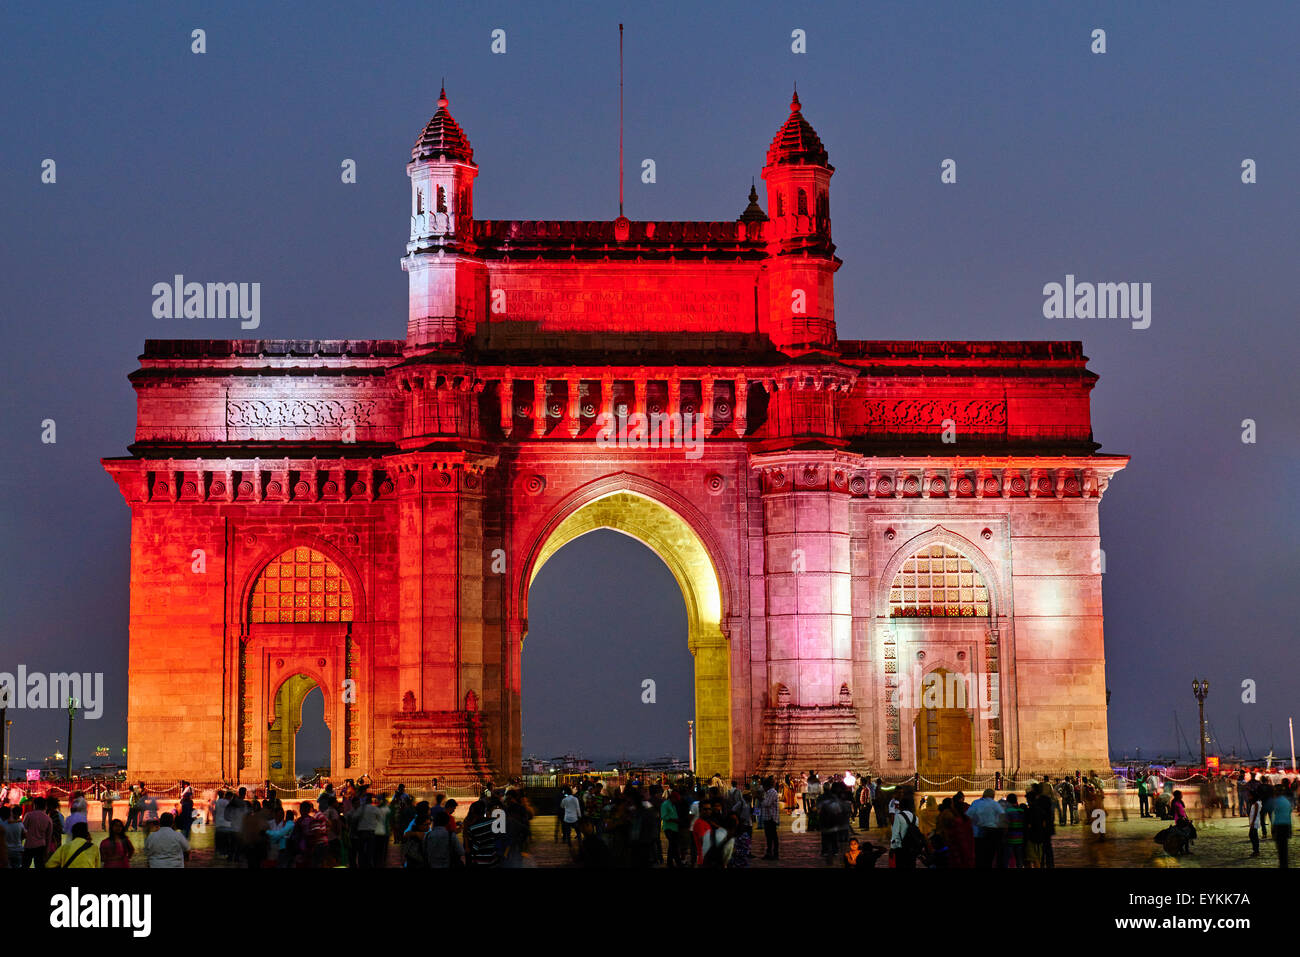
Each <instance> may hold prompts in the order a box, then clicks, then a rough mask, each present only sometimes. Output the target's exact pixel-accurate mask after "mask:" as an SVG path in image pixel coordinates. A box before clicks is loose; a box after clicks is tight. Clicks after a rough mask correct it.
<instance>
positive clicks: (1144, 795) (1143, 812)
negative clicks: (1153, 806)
mask: <svg viewBox="0 0 1300 957" xmlns="http://www.w3.org/2000/svg"><path fill="white" fill-rule="evenodd" d="M1137 791H1138V816H1139V817H1149V816H1150V813H1149V811H1150V809H1149V807H1148V804H1149V800H1148V799H1149V798H1150V795H1151V789H1150V788H1149V787H1147V779H1146V778H1143V777H1140V778H1138V787H1137Z"/></svg>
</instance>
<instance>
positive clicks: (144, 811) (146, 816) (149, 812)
mask: <svg viewBox="0 0 1300 957" xmlns="http://www.w3.org/2000/svg"><path fill="white" fill-rule="evenodd" d="M140 818H141V820H143V821H144V822H145V823H146V824H156V823H157V822H158V798H157V796H156V795H155V794H153V793H152V792H151V791H149V790H148V789H147V788H146V787H145V786H144V784H143V783H141V785H140Z"/></svg>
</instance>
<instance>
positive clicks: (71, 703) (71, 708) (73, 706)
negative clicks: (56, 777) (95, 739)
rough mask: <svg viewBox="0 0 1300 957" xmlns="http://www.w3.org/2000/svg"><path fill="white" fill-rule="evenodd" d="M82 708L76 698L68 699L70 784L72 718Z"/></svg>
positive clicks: (69, 769)
mask: <svg viewBox="0 0 1300 957" xmlns="http://www.w3.org/2000/svg"><path fill="white" fill-rule="evenodd" d="M79 707H80V702H78V701H77V699H76V698H69V699H68V783H69V784H71V783H72V718H73V715H74V714H75V713H76V711H77V708H79Z"/></svg>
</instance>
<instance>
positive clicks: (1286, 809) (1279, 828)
mask: <svg viewBox="0 0 1300 957" xmlns="http://www.w3.org/2000/svg"><path fill="white" fill-rule="evenodd" d="M1291 797H1292V795H1291V784H1290V782H1289V781H1287V780H1286V779H1285V778H1283V779H1282V783H1281V785H1280V786H1279V787H1278V788H1277V790H1276V791H1275V792H1274V793H1273V799H1272V803H1271V806H1270V807H1269V808H1268V810H1269V811H1270V816H1271V817H1272V819H1273V844H1274V846H1276V847H1277V866H1278V867H1280V868H1283V869H1286V868H1287V867H1288V866H1289V861H1290V851H1291V848H1290V842H1291V812H1292V811H1293V810H1294V809H1295V808H1294V804H1293V802H1292V800H1291Z"/></svg>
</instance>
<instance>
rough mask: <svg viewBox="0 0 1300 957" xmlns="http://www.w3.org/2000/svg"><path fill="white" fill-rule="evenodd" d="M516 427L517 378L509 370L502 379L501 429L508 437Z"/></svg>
mask: <svg viewBox="0 0 1300 957" xmlns="http://www.w3.org/2000/svg"><path fill="white" fill-rule="evenodd" d="M514 427H515V380H514V379H512V378H511V377H510V374H509V371H507V373H506V375H505V376H504V377H503V378H502V379H501V431H502V432H503V433H504V434H505V437H506V438H510V433H511V432H512V431H514Z"/></svg>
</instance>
